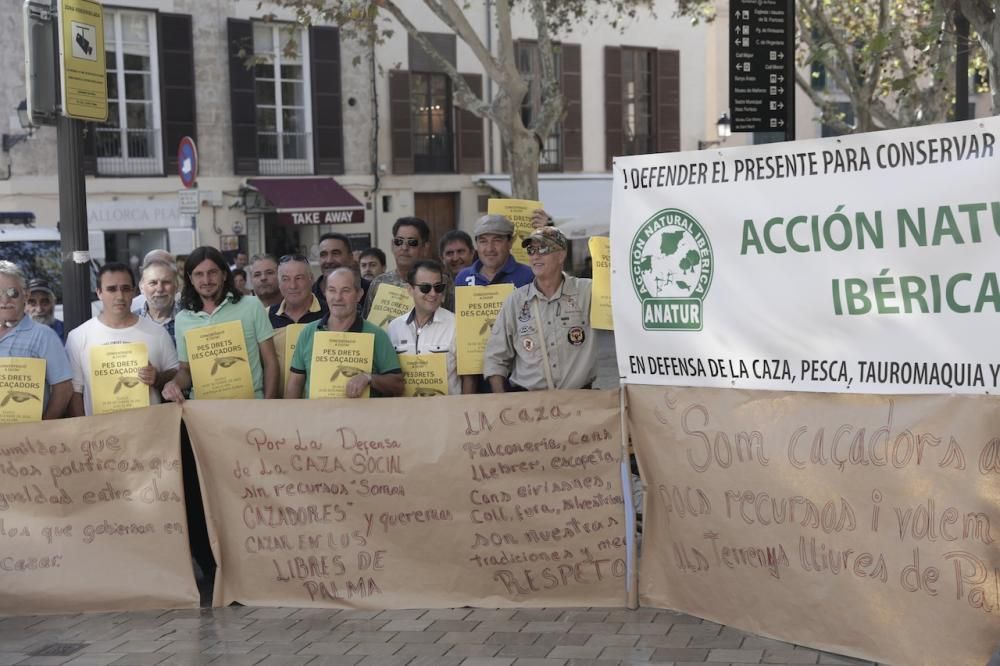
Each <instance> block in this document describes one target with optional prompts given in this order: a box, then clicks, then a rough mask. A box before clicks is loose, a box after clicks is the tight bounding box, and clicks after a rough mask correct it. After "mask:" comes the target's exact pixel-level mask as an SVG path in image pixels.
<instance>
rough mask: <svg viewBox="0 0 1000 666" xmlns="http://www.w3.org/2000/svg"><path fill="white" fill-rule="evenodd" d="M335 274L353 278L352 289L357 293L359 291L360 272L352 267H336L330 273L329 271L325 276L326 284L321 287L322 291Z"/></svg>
mask: <svg viewBox="0 0 1000 666" xmlns="http://www.w3.org/2000/svg"><path fill="white" fill-rule="evenodd" d="M337 273H347V274H349V275H350V276H351V277H353V278H354V288H355V289H357V290H358V291H360V290H361V271H359V270H358V269H357V268H355V267H354V266H338V267H337V268H334V269H333V270H332V271H330V274H329V275H327V276H326V283H325V284H324V285H323V289H324V290H325V289H326V284H328V283H329V282H330V278H332V277H333V276H334V275H336V274H337Z"/></svg>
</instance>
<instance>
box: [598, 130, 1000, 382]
mask: <svg viewBox="0 0 1000 666" xmlns="http://www.w3.org/2000/svg"><path fill="white" fill-rule="evenodd" d="M998 133H1000V118H995V117H994V118H988V119H980V120H975V121H968V122H960V123H949V124H945V125H936V126H933V127H921V128H913V129H905V130H894V131H887V132H873V133H869V134H863V135H857V136H845V137H839V138H832V139H820V140H814V141H797V142H792V143H779V144H770V145H766V146H755V147H747V148H734V149H729V150H721V151H711V152H708V151H705V152H697V153H670V154H662V155H639V156H635V157H620V158H617V159H616V160H615V166H614V187H613V200H612V220H613V221H614V223H613V224H612V228H611V256H612V267H613V274H614V275H615V276H616V278H617V279H614V280H612V284H613V287H612V302H613V303H614V319H615V329H616V342H617V348H618V367H619V371H620V374H621V375H622V376H623V377H624V378H625V381H626V382H631V383H640V384H666V385H685V386H715V387H737V388H762V389H774V390H793V391H796V390H798V391H827V392H850V393H855V392H857V393H986V392H989V393H994V392H995V391H996V389H997V386H998V384H1000V352H998V351H997V346H996V331H997V330H998V328H997V326H998V322H1000V319H998V313H1000V286H998V281H997V272H996V269H997V257H998V256H1000V158H998V155H997V151H998V146H996V136H997V134H998Z"/></svg>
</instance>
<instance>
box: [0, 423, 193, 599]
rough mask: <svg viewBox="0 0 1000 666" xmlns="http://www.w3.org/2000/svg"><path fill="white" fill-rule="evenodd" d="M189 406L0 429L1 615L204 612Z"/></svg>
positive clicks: (8, 426)
mask: <svg viewBox="0 0 1000 666" xmlns="http://www.w3.org/2000/svg"><path fill="white" fill-rule="evenodd" d="M180 419H181V409H180V407H179V406H177V405H159V406H156V407H147V408H145V409H135V410H129V411H125V412H119V413H116V414H109V415H106V416H91V417H87V418H78V419H66V420H61V421H44V422H42V423H31V424H18V425H5V426H0V540H2V543H3V549H2V551H0V614H3V615H29V614H36V613H76V612H82V611H119V610H143V609H154V608H195V607H197V606H198V589H197V588H196V587H195V581H194V575H193V573H192V571H191V553H190V550H189V549H188V537H187V519H186V517H185V514H184V490H183V485H182V483H181V467H180V465H181V463H180Z"/></svg>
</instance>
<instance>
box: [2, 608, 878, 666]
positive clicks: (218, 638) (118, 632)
mask: <svg viewBox="0 0 1000 666" xmlns="http://www.w3.org/2000/svg"><path fill="white" fill-rule="evenodd" d="M46 648H48V651H46ZM60 648H62V649H63V652H62V653H61V654H63V656H32V655H37V654H39V653H40V652H41V653H44V654H51V653H52V652H53V651H57V650H59V649H60ZM70 650H73V651H72V653H69V654H67V653H68V652H69V651H70ZM209 663H210V664H213V665H220V666H221V665H223V664H234V665H239V666H243V665H249V664H260V665H262V666H299V665H303V664H308V665H309V666H341V665H352V666H353V665H360V666H376V665H378V666H390V665H392V666H395V665H402V664H408V665H409V666H425V665H426V666H452V665H455V666H457V665H458V664H461V665H462V666H508V665H512V666H583V665H585V664H593V665H595V666H612V665H614V664H675V665H676V666H684V665H686V664H710V665H715V666H719V665H721V664H842V665H858V664H869V663H870V662H864V661H859V660H856V659H850V658H847V657H841V656H837V655H833V654H828V653H823V652H817V651H815V650H809V649H806V648H802V647H798V646H795V645H791V644H789V643H782V642H780V641H774V640H769V639H766V638H760V637H757V636H753V635H751V634H746V633H743V632H741V631H736V630H735V629H730V628H728V627H724V626H721V625H718V624H714V623H712V622H704V621H702V620H700V619H698V618H694V617H691V616H689V615H684V614H681V613H674V612H671V611H659V610H656V609H649V608H643V609H639V610H636V611H628V610H622V609H614V608H593V609H588V608H570V609H564V608H560V609H542V608H539V609H526V610H481V609H472V608H461V609H454V610H397V611H357V610H343V611H336V610H317V609H296V608H249V607H242V606H234V607H230V608H223V609H209V608H206V609H202V610H183V611H150V612H132V613H104V614H78V615H60V616H49V617H44V616H34V617H11V618H6V619H0V666H2V665H7V664H18V665H25V666H27V665H38V666H42V665H46V666H47V665H54V664H67V665H72V666H97V665H103V664H126V665H136V666H139V665H144V664H160V665H161V666H166V665H168V664H178V665H180V664H184V665H189V664H190V665H199V664H209Z"/></svg>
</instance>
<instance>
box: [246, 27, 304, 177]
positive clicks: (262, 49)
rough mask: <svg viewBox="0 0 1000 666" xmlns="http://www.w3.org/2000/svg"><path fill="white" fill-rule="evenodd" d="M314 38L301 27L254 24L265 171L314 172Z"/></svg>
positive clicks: (259, 154)
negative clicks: (311, 52)
mask: <svg viewBox="0 0 1000 666" xmlns="http://www.w3.org/2000/svg"><path fill="white" fill-rule="evenodd" d="M308 50H309V40H307V39H305V33H304V31H303V30H302V29H300V28H292V27H290V26H288V25H281V24H277V23H265V22H255V23H254V24H253V53H254V57H255V59H256V61H257V62H256V64H255V65H254V82H255V84H254V85H255V93H256V99H257V159H258V166H259V170H260V173H261V175H298V174H307V173H312V172H313V154H312V150H313V145H312V134H311V127H312V118H311V116H312V103H311V99H310V86H309V85H307V82H308V81H309V80H310V79H309V76H310V74H309V52H308Z"/></svg>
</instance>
